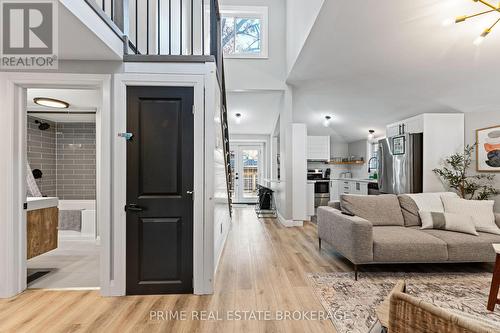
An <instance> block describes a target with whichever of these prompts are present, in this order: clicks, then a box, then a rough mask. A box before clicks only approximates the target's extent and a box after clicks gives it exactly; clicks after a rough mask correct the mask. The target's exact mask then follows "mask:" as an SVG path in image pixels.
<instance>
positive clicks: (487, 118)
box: [465, 111, 500, 212]
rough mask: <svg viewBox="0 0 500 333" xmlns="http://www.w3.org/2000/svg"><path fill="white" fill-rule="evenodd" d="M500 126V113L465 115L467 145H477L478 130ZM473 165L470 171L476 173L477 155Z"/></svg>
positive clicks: (499, 176)
mask: <svg viewBox="0 0 500 333" xmlns="http://www.w3.org/2000/svg"><path fill="white" fill-rule="evenodd" d="M495 125H500V111H486V112H471V113H466V114H465V144H470V145H473V144H475V143H476V129H480V128H485V127H490V126H495ZM473 160H474V161H473V165H472V168H471V170H470V172H471V173H472V174H475V173H476V155H475V153H474V155H473ZM495 178H496V179H495V187H496V188H497V189H500V173H496V177H495ZM494 199H495V211H496V212H500V195H498V196H496V197H495V198H494Z"/></svg>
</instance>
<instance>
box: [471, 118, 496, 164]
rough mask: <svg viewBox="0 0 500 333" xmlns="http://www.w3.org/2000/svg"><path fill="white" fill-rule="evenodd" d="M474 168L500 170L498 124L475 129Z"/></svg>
mask: <svg viewBox="0 0 500 333" xmlns="http://www.w3.org/2000/svg"><path fill="white" fill-rule="evenodd" d="M476 143H477V147H476V169H477V171H480V172H500V125H497V126H492V127H487V128H481V129H478V130H476Z"/></svg>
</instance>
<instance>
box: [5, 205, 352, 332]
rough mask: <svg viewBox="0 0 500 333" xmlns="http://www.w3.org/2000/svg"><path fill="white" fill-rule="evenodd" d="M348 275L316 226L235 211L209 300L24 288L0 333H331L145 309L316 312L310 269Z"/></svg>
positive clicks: (316, 326)
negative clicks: (320, 240) (153, 316)
mask: <svg viewBox="0 0 500 333" xmlns="http://www.w3.org/2000/svg"><path fill="white" fill-rule="evenodd" d="M338 270H350V266H349V265H348V264H347V263H346V262H344V261H341V260H338V259H336V258H335V257H332V256H330V255H328V254H327V253H326V252H324V251H323V252H322V253H320V252H318V248H317V238H316V226H315V225H314V224H312V223H306V224H305V226H304V227H303V228H298V227H297V228H285V227H282V226H281V225H280V224H279V222H277V220H274V219H261V220H258V219H257V218H256V216H255V212H254V211H253V209H251V208H238V209H235V214H234V218H233V226H232V230H231V232H230V234H229V236H228V240H227V243H226V247H225V250H224V253H223V256H222V258H221V263H220V266H219V271H218V273H217V279H216V283H215V289H216V292H215V294H214V295H211V296H194V295H172V296H127V297H101V296H100V295H99V292H98V291H46V290H45V291H44V290H27V291H25V292H24V293H22V294H21V295H19V296H17V297H15V298H12V299H9V300H0V332H50V333H52V332H240V331H245V332H334V328H333V325H332V323H331V322H330V321H328V320H324V321H308V320H303V321H302V320H299V321H294V320H284V321H255V320H247V321H235V320H233V321H192V320H187V321H180V320H177V321H176V320H150V311H151V310H153V311H159V310H162V311H169V310H174V311H175V310H179V311H181V310H184V311H187V312H189V313H190V312H191V311H192V310H195V311H199V310H208V311H213V312H212V313H221V314H225V313H226V311H234V310H241V311H245V310H254V311H257V310H261V311H266V310H269V311H271V312H274V311H287V310H290V311H321V310H323V308H322V306H321V305H320V303H319V301H318V300H317V299H316V298H315V296H314V295H313V292H312V289H311V288H310V287H309V285H308V281H306V276H305V274H306V273H307V272H324V271H338Z"/></svg>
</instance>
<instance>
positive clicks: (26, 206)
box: [23, 202, 28, 210]
mask: <svg viewBox="0 0 500 333" xmlns="http://www.w3.org/2000/svg"><path fill="white" fill-rule="evenodd" d="M23 209H24V210H26V209H28V203H27V202H25V203H23Z"/></svg>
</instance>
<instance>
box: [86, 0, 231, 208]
mask: <svg viewBox="0 0 500 333" xmlns="http://www.w3.org/2000/svg"><path fill="white" fill-rule="evenodd" d="M83 1H85V2H86V3H87V4H88V5H89V6H90V7H91V8H92V9H93V10H94V11H95V12H96V13H97V14H98V15H99V16H100V17H101V18H102V19H103V20H104V22H105V23H106V24H107V25H108V26H109V28H110V29H112V31H113V32H114V33H115V34H116V35H117V36H118V37H120V38H121V39H122V41H123V54H124V56H123V60H124V61H125V62H215V64H216V67H217V80H218V82H219V86H220V91H221V127H222V128H221V130H222V135H223V138H224V159H225V169H226V184H227V195H228V202H229V210H230V214H231V213H232V212H231V207H232V202H231V195H230V188H231V186H230V185H231V165H230V150H229V129H228V123H227V103H226V89H225V78H224V58H223V52H222V47H221V45H222V44H221V17H220V11H219V2H218V0H83Z"/></svg>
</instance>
